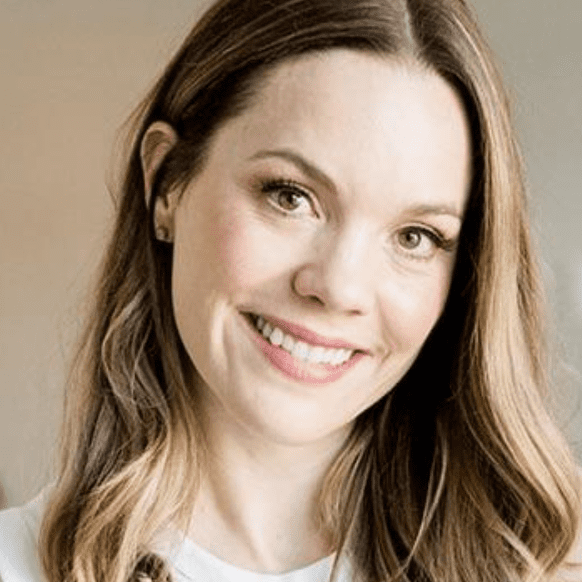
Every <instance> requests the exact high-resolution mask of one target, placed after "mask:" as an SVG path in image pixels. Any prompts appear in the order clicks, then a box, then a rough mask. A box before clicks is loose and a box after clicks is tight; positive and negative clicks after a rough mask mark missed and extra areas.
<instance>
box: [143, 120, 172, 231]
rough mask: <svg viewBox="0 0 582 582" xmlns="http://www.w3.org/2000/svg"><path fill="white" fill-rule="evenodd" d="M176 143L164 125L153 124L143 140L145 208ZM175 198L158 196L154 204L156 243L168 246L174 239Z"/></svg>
mask: <svg viewBox="0 0 582 582" xmlns="http://www.w3.org/2000/svg"><path fill="white" fill-rule="evenodd" d="M177 141H178V136H177V134H176V131H175V130H174V128H173V127H172V126H171V125H169V124H168V123H165V122H163V121H156V122H155V123H152V125H150V126H149V127H148V129H147V131H146V132H145V134H144V136H143V139H142V141H141V147H140V157H141V167H142V172H143V180H144V186H145V188H144V189H145V198H146V205H147V206H148V207H149V205H150V204H151V199H152V189H153V184H154V181H155V178H156V174H157V172H158V170H159V169H160V166H161V165H162V163H163V161H164V159H165V158H166V156H167V155H168V152H169V151H170V150H171V149H172V148H173V147H174V146H175V145H176V142H177ZM177 198H178V197H177V193H167V194H166V195H165V196H158V197H157V198H156V200H155V202H154V204H155V207H154V227H155V232H156V238H157V239H158V240H161V241H165V242H170V241H171V240H172V238H173V222H174V220H173V219H174V211H175V209H176V204H177Z"/></svg>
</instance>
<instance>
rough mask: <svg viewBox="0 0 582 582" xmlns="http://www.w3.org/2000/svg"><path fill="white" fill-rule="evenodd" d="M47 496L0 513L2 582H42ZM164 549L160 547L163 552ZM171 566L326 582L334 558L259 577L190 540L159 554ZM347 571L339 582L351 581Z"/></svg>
mask: <svg viewBox="0 0 582 582" xmlns="http://www.w3.org/2000/svg"><path fill="white" fill-rule="evenodd" d="M44 501H45V499H44V495H43V494H41V495H39V496H38V497H37V498H36V499H33V500H32V501H31V502H30V503H28V504H27V505H24V506H23V507H16V508H13V509H8V510H5V511H2V512H0V581H1V582H42V581H43V577H42V576H41V568H40V564H39V559H38V556H37V551H36V542H37V538H38V531H39V526H40V519H41V516H42V511H43V508H44ZM161 548H162V546H160V550H161ZM159 553H160V555H161V556H162V557H164V558H165V559H166V560H167V562H168V563H169V564H170V565H171V567H172V570H173V574H174V578H173V580H174V582H327V580H328V579H329V574H330V572H331V566H332V563H333V556H329V557H327V558H324V559H322V560H319V561H318V562H315V563H314V564H311V565H309V566H307V567H305V568H301V569H299V570H294V571H292V572H287V573H285V574H260V573H257V572H251V571H249V570H244V569H242V568H238V567H236V566H233V565H232V564H228V563H226V562H224V561H222V560H220V559H219V558H217V557H216V556H214V555H212V554H210V553H209V552H207V551H206V550H204V549H202V548H200V547H199V546H197V545H196V544H194V542H192V541H191V540H189V539H187V538H186V539H185V540H181V542H180V543H179V544H170V545H168V544H165V550H161V551H159ZM350 578H351V576H350V575H349V572H348V570H347V568H345V569H344V570H343V572H342V573H341V575H340V576H339V578H338V580H339V581H340V582H349V580H350Z"/></svg>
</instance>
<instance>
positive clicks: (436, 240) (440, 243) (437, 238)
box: [393, 224, 458, 261]
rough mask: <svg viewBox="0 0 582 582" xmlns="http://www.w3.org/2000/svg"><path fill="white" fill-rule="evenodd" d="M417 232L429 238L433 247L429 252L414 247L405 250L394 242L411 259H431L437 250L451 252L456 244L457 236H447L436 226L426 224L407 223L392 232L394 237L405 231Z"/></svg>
mask: <svg viewBox="0 0 582 582" xmlns="http://www.w3.org/2000/svg"><path fill="white" fill-rule="evenodd" d="M410 231H413V232H417V233H419V234H420V235H421V236H424V237H427V238H428V239H430V241H431V243H432V245H433V249H432V250H431V252H430V253H425V254H422V253H420V254H419V253H417V252H416V251H415V249H412V250H407V249H405V248H403V247H401V245H399V244H398V242H396V244H397V246H398V247H399V252H400V253H401V254H403V255H405V256H407V257H409V258H411V259H413V260H418V261H423V260H424V261H427V260H430V259H432V258H433V257H434V256H435V255H436V254H437V253H438V252H439V251H443V252H446V253H452V252H454V251H455V250H456V248H457V244H458V237H457V236H455V237H448V236H446V235H445V234H444V233H443V232H442V230H441V229H439V228H436V227H434V226H428V225H426V224H409V225H406V226H403V227H401V228H399V229H398V230H397V231H396V232H395V233H394V234H393V237H394V238H396V239H397V238H398V237H399V236H400V235H401V234H403V233H406V232H410Z"/></svg>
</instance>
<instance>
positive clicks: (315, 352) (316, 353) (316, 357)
mask: <svg viewBox="0 0 582 582" xmlns="http://www.w3.org/2000/svg"><path fill="white" fill-rule="evenodd" d="M324 354H325V348H324V347H323V346H315V347H312V348H311V349H310V350H309V361H310V362H316V363H317V362H324V361H325V360H324V359H323V356H324Z"/></svg>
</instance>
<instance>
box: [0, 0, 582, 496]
mask: <svg viewBox="0 0 582 582" xmlns="http://www.w3.org/2000/svg"><path fill="white" fill-rule="evenodd" d="M207 3H208V0H164V2H163V3H162V2H159V1H154V0H101V1H100V2H98V3H97V2H89V1H88V0H0V74H1V87H2V88H1V90H0V135H1V139H0V202H1V206H0V483H2V484H3V486H4V490H5V496H6V497H5V498H6V503H7V504H8V505H16V504H20V503H22V502H23V501H25V500H26V499H28V498H29V497H31V496H32V495H34V494H35V493H36V492H37V491H38V490H39V489H41V488H42V487H43V486H44V485H45V484H46V483H47V482H48V481H49V480H50V479H51V466H52V463H53V460H54V452H55V445H56V441H57V434H58V425H59V422H60V416H61V409H62V397H63V384H64V382H65V378H66V373H67V367H68V364H69V362H70V358H71V354H72V346H73V345H74V341H75V338H76V335H77V333H78V331H79V328H80V322H81V320H82V317H83V302H84V300H85V297H86V293H87V291H88V286H89V284H90V281H91V277H92V275H93V272H94V270H95V268H96V266H97V264H98V261H99V259H100V254H101V251H102V248H103V244H104V241H105V239H106V234H107V229H108V227H109V223H110V218H111V215H112V204H111V199H110V195H109V192H108V189H107V184H108V183H110V180H111V169H112V167H114V164H113V157H112V151H113V146H114V143H115V140H116V136H117V131H118V129H119V127H120V126H121V124H122V123H123V122H124V121H125V119H126V118H127V117H128V115H129V114H130V113H131V111H132V110H133V108H134V107H135V106H136V105H137V104H138V103H139V101H140V99H141V98H142V97H143V96H144V94H145V92H146V90H147V89H148V88H149V87H150V86H151V85H152V84H153V81H154V79H155V77H156V76H157V75H158V74H159V73H160V72H161V70H162V69H163V67H164V65H165V63H166V62H167V61H168V60H169V58H170V56H171V55H172V54H173V52H174V50H175V49H176V48H177V47H178V46H179V44H180V43H181V40H182V38H183V37H184V36H185V34H186V33H187V31H188V30H189V29H190V27H191V25H192V23H193V21H194V20H195V19H196V17H197V15H198V14H199V13H200V11H201V10H202V8H203V7H204V6H205V5H207ZM474 5H475V10H476V12H477V14H478V16H479V19H480V21H481V23H482V25H483V28H484V29H485V32H486V33H487V35H488V37H489V39H490V42H491V44H492V46H493V48H494V50H495V51H496V53H497V55H498V58H499V62H500V65H501V68H502V70H503V73H504V77H505V80H506V84H507V85H508V87H509V91H510V95H511V98H512V102H513V106H514V113H515V120H516V125H517V128H518V132H519V135H520V140H521V143H522V146H523V152H524V157H525V161H526V165H527V171H528V179H529V185H530V191H531V215H532V219H533V224H534V236H535V238H536V240H537V243H538V246H539V249H540V253H541V255H542V259H543V272H544V279H545V283H546V287H547V292H548V296H549V298H550V308H551V311H552V321H553V324H552V327H551V332H552V341H553V344H554V347H555V352H556V358H555V360H556V365H555V377H556V381H557V386H558V390H557V392H556V395H555V402H554V408H555V411H556V415H557V417H558V419H559V422H560V425H561V426H562V428H563V430H564V431H565V433H566V435H567V437H568V440H569V441H570V443H571V444H572V447H573V448H574V450H575V452H576V454H577V455H578V458H579V460H580V461H581V462H582V410H581V403H580V400H581V399H582V379H581V378H582V376H581V372H582V34H581V33H580V32H581V31H582V1H581V0H558V1H557V2H554V3H548V2H546V1H544V0H474ZM0 503H2V494H1V488H0Z"/></svg>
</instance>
